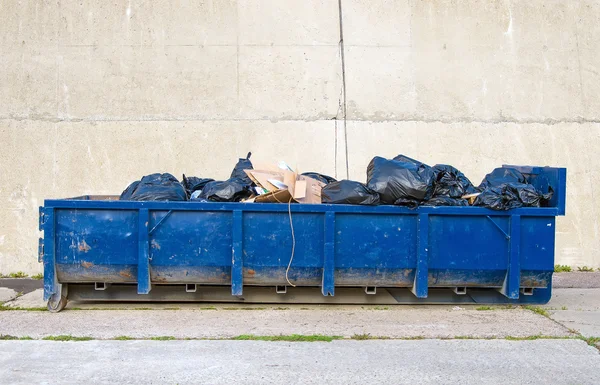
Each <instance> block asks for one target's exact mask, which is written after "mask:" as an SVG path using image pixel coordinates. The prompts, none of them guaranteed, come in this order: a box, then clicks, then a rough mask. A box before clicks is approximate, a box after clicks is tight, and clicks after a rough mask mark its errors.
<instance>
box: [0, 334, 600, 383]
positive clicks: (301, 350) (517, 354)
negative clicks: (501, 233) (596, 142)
mask: <svg viewBox="0 0 600 385" xmlns="http://www.w3.org/2000/svg"><path fill="white" fill-rule="evenodd" d="M599 367H600V354H598V352H597V351H596V350H595V349H594V348H592V347H590V346H588V345H586V344H585V343H584V342H583V341H576V340H538V341H504V340H491V341H490V340H475V341H471V340H453V341H441V340H422V341H333V342H312V343H310V342H292V343H290V342H263V341H89V342H51V341H0V383H2V384H23V385H29V384H33V383H53V384H85V383H92V382H93V383H97V384H115V383H116V384H125V383H126V384H151V383H156V384H192V383H193V384H227V385H230V384H264V383H269V384H361V385H362V384H411V385H416V384H463V385H471V384H473V385H481V384H494V385H496V384H525V383H530V384H558V385H562V384H564V385H571V384H581V385H588V384H589V385H596V384H598V382H599V379H600V377H599V374H598V371H597V370H596V369H597V368H599Z"/></svg>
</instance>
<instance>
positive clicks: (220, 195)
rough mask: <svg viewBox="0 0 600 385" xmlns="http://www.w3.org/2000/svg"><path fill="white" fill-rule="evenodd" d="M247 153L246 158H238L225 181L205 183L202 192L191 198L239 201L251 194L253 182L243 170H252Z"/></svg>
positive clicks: (213, 200)
mask: <svg viewBox="0 0 600 385" xmlns="http://www.w3.org/2000/svg"><path fill="white" fill-rule="evenodd" d="M251 155H252V153H250V152H249V153H248V155H247V156H246V158H240V159H239V160H238V162H237V164H236V165H235V167H234V168H233V171H232V172H231V177H230V178H229V179H227V180H225V181H211V182H208V183H206V184H205V185H204V186H203V188H202V192H201V193H200V194H199V195H198V194H196V196H195V197H194V198H193V200H194V201H206V200H208V201H212V202H239V201H241V200H243V199H246V198H250V197H251V196H252V186H254V182H252V179H250V178H249V177H248V175H247V174H246V173H245V172H244V170H252V169H253V166H252V162H250V156H251Z"/></svg>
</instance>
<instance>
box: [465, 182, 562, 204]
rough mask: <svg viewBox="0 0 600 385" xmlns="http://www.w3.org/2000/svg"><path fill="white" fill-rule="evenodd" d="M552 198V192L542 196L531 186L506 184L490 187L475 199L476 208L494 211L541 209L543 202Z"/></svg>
mask: <svg viewBox="0 0 600 385" xmlns="http://www.w3.org/2000/svg"><path fill="white" fill-rule="evenodd" d="M550 198H552V191H550V192H549V193H547V194H542V193H541V192H539V191H537V190H536V188H535V187H534V186H532V185H530V184H525V183H505V184H503V185H500V186H498V187H488V188H486V189H485V190H484V191H483V192H482V193H481V194H479V195H478V196H477V198H475V202H474V203H473V205H474V206H480V207H487V208H490V209H492V210H510V209H516V208H519V207H540V206H541V204H542V202H545V201H548V200H550Z"/></svg>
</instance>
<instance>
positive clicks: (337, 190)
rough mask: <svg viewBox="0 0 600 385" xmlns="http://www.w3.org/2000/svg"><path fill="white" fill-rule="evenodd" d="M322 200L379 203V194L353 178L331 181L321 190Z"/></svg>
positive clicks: (346, 202)
mask: <svg viewBox="0 0 600 385" xmlns="http://www.w3.org/2000/svg"><path fill="white" fill-rule="evenodd" d="M321 202H322V203H333V204H349V205H377V204H379V194H377V193H376V192H375V191H373V190H370V189H369V188H368V187H367V186H365V185H364V184H363V183H360V182H355V181H352V180H340V181H336V182H331V183H329V184H328V185H326V186H324V187H323V189H322V190H321Z"/></svg>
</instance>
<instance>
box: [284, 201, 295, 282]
mask: <svg viewBox="0 0 600 385" xmlns="http://www.w3.org/2000/svg"><path fill="white" fill-rule="evenodd" d="M288 214H289V216H290V228H291V229H292V255H291V256H290V262H289V263H288V265H287V269H285V280H286V281H287V282H288V283H289V284H290V286H292V287H296V285H294V284H293V283H291V282H290V279H289V278H288V273H289V272H290V267H291V266H292V261H293V260H294V251H296V236H295V235H294V224H293V223H292V198H290V201H289V202H288Z"/></svg>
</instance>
